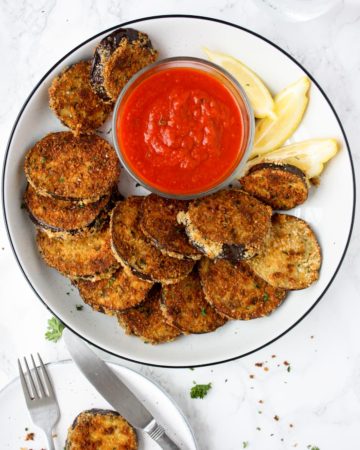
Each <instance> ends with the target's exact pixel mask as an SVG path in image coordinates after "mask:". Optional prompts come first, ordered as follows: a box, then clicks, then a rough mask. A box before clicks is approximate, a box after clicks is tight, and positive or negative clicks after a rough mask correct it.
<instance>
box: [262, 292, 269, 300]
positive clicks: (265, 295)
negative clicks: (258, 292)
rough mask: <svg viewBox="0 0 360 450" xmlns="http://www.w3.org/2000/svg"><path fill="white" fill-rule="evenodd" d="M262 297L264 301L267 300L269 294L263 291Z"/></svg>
mask: <svg viewBox="0 0 360 450" xmlns="http://www.w3.org/2000/svg"><path fill="white" fill-rule="evenodd" d="M263 299H264V302H267V301H268V300H269V294H268V293H267V292H265V293H264V295H263Z"/></svg>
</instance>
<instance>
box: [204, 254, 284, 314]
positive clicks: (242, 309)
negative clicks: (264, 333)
mask: <svg viewBox="0 0 360 450" xmlns="http://www.w3.org/2000/svg"><path fill="white" fill-rule="evenodd" d="M199 273H200V279H201V284H202V287H203V290H204V293H205V298H206V300H207V301H208V302H209V303H210V305H212V306H213V307H214V308H215V309H216V311H218V312H219V313H221V314H223V315H224V316H225V317H228V318H230V319H237V320H250V319H256V318H258V317H263V316H267V315H269V314H270V313H272V312H273V311H274V310H275V309H276V308H277V307H278V306H279V305H280V304H281V303H282V302H283V300H284V298H285V296H286V291H285V290H284V289H278V288H274V287H272V286H270V284H268V283H266V281H264V280H263V279H261V278H260V277H258V276H257V275H255V273H254V272H253V271H252V270H251V269H250V267H249V265H248V264H247V263H246V262H245V261H236V262H232V261H226V260H224V259H217V260H215V261H213V260H210V259H208V258H203V259H202V260H201V262H200V267H199Z"/></svg>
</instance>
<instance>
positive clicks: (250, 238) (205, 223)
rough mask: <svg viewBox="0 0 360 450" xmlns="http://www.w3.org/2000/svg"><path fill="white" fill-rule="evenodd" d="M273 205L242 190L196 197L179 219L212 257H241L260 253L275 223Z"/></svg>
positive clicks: (244, 257)
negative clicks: (272, 214)
mask: <svg viewBox="0 0 360 450" xmlns="http://www.w3.org/2000/svg"><path fill="white" fill-rule="evenodd" d="M271 213H272V210H271V208H270V206H267V205H264V204H263V203H261V202H260V201H259V200H257V199H256V198H254V197H252V196H251V195H249V194H247V193H246V192H243V191H241V190H239V189H227V190H222V191H219V192H216V193H215V194H212V195H209V196H208V197H203V198H201V199H198V200H194V201H193V202H192V203H191V204H190V205H189V208H188V210H187V212H184V211H182V212H179V213H178V215H177V220H178V222H179V223H182V224H184V225H185V230H186V234H187V235H188V237H189V239H190V242H191V243H192V244H193V245H195V247H197V248H198V249H199V250H200V251H202V252H203V253H205V255H206V256H208V257H209V258H211V259H214V258H225V259H230V260H234V261H237V260H241V259H248V258H251V257H253V256H254V255H255V254H257V253H258V252H259V250H260V249H261V246H262V245H263V242H264V240H265V238H266V236H267V234H268V232H269V230H270V226H271Z"/></svg>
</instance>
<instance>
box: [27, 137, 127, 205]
mask: <svg viewBox="0 0 360 450" xmlns="http://www.w3.org/2000/svg"><path fill="white" fill-rule="evenodd" d="M25 175H26V178H27V179H28V182H29V183H30V184H31V186H32V187H33V188H34V189H35V190H36V192H37V193H38V194H40V195H45V196H50V197H54V198H57V199H60V200H72V201H81V202H82V203H90V202H95V201H97V200H99V199H100V198H101V197H103V196H104V195H107V194H109V193H110V191H111V189H112V188H113V186H114V185H115V184H116V183H117V181H118V178H119V175H120V164H119V160H118V157H117V155H116V152H115V150H114V149H113V147H112V146H111V145H110V144H109V143H108V142H107V141H105V139H102V138H101V137H99V136H96V135H82V136H78V137H76V136H74V135H73V133H71V132H69V131H68V132H66V131H62V132H58V133H50V134H48V135H47V136H45V137H44V138H42V139H41V140H40V141H38V142H37V143H36V144H35V145H34V147H33V148H32V149H31V150H29V152H28V153H27V155H26V158H25Z"/></svg>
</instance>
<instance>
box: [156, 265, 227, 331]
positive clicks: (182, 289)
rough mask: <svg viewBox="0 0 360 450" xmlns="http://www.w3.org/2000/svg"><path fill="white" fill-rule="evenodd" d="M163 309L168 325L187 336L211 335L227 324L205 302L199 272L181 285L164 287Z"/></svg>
mask: <svg viewBox="0 0 360 450" xmlns="http://www.w3.org/2000/svg"><path fill="white" fill-rule="evenodd" d="M161 309H162V312H163V314H164V316H165V319H166V321H167V323H169V324H170V325H172V326H174V327H176V328H178V329H179V330H180V331H182V332H183V333H185V334H189V333H194V334H197V333H209V332H210V331H214V330H216V329H217V328H219V327H221V326H223V325H224V323H226V322H227V319H225V318H224V317H222V316H220V315H219V314H218V313H217V312H216V310H215V309H214V308H213V307H212V306H211V305H209V303H208V302H207V301H206V300H205V297H204V293H203V290H202V287H201V283H200V278H199V274H198V271H197V270H194V271H193V272H192V273H191V274H190V275H188V276H187V277H186V278H184V279H183V280H181V281H179V283H176V284H172V285H170V286H163V288H162V301H161Z"/></svg>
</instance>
